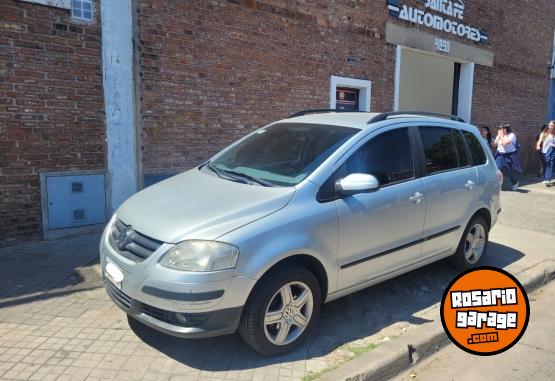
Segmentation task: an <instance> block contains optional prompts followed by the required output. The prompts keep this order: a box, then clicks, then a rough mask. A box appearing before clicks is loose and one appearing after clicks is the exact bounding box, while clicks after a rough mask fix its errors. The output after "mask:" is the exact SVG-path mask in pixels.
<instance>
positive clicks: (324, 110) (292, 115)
mask: <svg viewBox="0 0 555 381" xmlns="http://www.w3.org/2000/svg"><path fill="white" fill-rule="evenodd" d="M324 112H364V111H357V110H338V109H334V108H316V109H309V110H302V111H299V112H296V113H294V114H291V115H290V116H289V118H295V117H297V116H303V115H308V114H321V113H324Z"/></svg>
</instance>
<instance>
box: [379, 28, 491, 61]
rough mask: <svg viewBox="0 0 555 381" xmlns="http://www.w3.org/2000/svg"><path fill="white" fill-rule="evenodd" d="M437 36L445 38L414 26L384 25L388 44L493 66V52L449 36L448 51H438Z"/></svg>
mask: <svg viewBox="0 0 555 381" xmlns="http://www.w3.org/2000/svg"><path fill="white" fill-rule="evenodd" d="M438 37H439V38H443V39H445V37H444V36H442V35H437V36H436V35H433V34H429V33H425V32H422V31H420V30H418V29H416V28H405V27H402V26H400V25H397V24H393V23H387V24H386V27H385V39H386V41H387V42H388V43H390V44H393V45H402V46H406V47H409V48H413V49H418V50H423V51H426V52H431V53H434V54H440V55H442V56H446V57H450V58H453V59H457V60H461V61H464V62H474V63H476V64H478V65H484V66H493V59H494V53H493V52H492V51H490V50H487V49H482V48H479V47H477V46H472V45H467V44H463V43H460V42H458V41H453V40H449V38H447V39H448V40H449V42H450V45H451V46H450V49H449V50H450V51H449V53H439V52H438V51H437V50H436V45H435V39H436V38H438Z"/></svg>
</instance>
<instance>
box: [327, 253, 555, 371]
mask: <svg viewBox="0 0 555 381" xmlns="http://www.w3.org/2000/svg"><path fill="white" fill-rule="evenodd" d="M515 277H516V278H517V279H518V280H519V281H520V283H522V286H523V287H524V288H525V289H526V292H527V293H530V292H532V291H534V290H535V289H537V288H539V287H541V286H543V285H544V284H546V283H548V282H549V281H551V280H553V279H555V260H553V259H545V260H543V261H542V262H540V263H538V264H536V265H534V266H532V267H530V268H528V269H526V270H524V271H522V272H520V273H518V274H515ZM434 307H435V308H433V309H434V310H436V309H437V310H439V303H438V304H436V306H434ZM450 342H451V341H450V340H449V338H448V337H447V335H446V334H445V331H444V330H443V326H442V325H441V321H440V320H439V319H438V318H437V317H436V318H435V319H434V320H433V322H432V323H428V324H425V325H423V326H420V327H417V328H414V329H412V330H409V331H408V332H407V333H406V334H404V335H402V336H400V337H398V338H396V339H395V340H392V341H391V342H389V343H387V344H383V345H381V346H379V347H378V348H376V349H374V350H372V351H370V352H367V353H364V354H362V355H360V356H359V357H357V358H355V359H353V360H350V361H347V362H346V363H344V364H343V365H341V366H339V367H338V368H336V369H334V370H332V371H330V372H329V373H326V374H324V375H322V376H321V377H319V378H318V381H339V380H344V381H363V380H364V381H374V380H384V379H389V378H392V377H394V376H396V375H398V374H399V373H401V372H403V371H406V370H408V369H409V368H410V367H411V366H412V365H414V364H416V363H417V362H418V361H420V360H422V359H424V358H426V357H428V356H431V355H433V354H434V353H436V352H437V351H439V350H440V349H441V348H443V347H444V346H446V345H447V344H449V343H450Z"/></svg>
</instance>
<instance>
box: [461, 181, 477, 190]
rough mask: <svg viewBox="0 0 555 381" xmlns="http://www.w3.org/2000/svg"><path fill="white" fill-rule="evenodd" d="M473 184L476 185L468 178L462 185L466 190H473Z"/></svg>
mask: <svg viewBox="0 0 555 381" xmlns="http://www.w3.org/2000/svg"><path fill="white" fill-rule="evenodd" d="M475 186H476V183H475V182H474V181H471V180H468V181H467V182H466V184H464V187H465V188H466V189H468V190H473V189H474V187H475Z"/></svg>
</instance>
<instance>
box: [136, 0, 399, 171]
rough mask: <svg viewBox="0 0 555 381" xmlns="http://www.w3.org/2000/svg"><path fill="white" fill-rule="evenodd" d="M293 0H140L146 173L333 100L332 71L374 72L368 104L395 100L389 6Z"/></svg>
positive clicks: (195, 158)
mask: <svg viewBox="0 0 555 381" xmlns="http://www.w3.org/2000/svg"><path fill="white" fill-rule="evenodd" d="M290 3H291V2H289V1H288V2H285V1H283V2H277V1H276V2H272V5H269V4H266V3H262V2H255V1H245V2H242V3H241V4H235V2H228V1H202V2H190V1H188V2H181V1H163V0H156V1H154V0H152V1H143V2H142V7H141V10H140V12H141V17H140V25H141V28H140V40H141V49H142V52H141V59H142V96H143V103H142V115H143V119H142V123H143V132H144V136H143V143H144V170H145V172H146V173H161V172H175V171H178V170H182V169H185V168H189V167H192V166H194V165H196V164H198V163H200V162H201V161H203V160H204V159H206V158H208V157H210V156H211V155H212V154H214V153H215V152H216V151H218V150H219V149H221V148H222V147H224V146H226V145H228V144H229V143H231V142H232V141H234V140H236V139H237V138H239V137H241V136H243V135H245V134H246V133H247V132H249V131H250V130H252V129H254V128H258V127H261V126H262V125H264V124H266V123H268V122H271V121H273V120H275V119H277V118H283V117H285V116H287V115H288V114H289V113H291V112H293V111H298V110H301V109H304V108H311V107H319V108H322V107H326V108H327V107H329V81H330V75H332V74H333V75H340V76H349V77H357V78H365V79H366V78H367V79H371V80H372V81H373V82H372V85H373V87H372V105H371V107H372V109H377V110H384V109H390V108H391V107H392V103H393V100H392V99H393V95H392V94H393V75H394V59H395V53H394V52H395V49H394V47H393V46H386V45H385V44H384V43H383V38H384V36H383V33H384V31H383V29H384V25H385V14H386V9H385V7H370V6H369V5H365V6H364V7H362V6H357V5H354V3H355V2H351V1H342V2H340V3H341V6H333V7H331V6H330V7H328V6H327V4H329V2H323V3H321V4H320V5H317V6H312V5H311V4H312V3H314V2H313V1H306V2H305V4H300V5H299V6H298V7H290ZM361 15H364V16H361ZM348 56H354V57H356V59H357V65H355V66H350V65H348V64H347V63H346V62H345V61H346V58H347V57H348Z"/></svg>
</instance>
